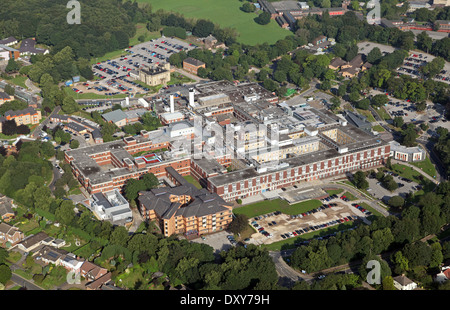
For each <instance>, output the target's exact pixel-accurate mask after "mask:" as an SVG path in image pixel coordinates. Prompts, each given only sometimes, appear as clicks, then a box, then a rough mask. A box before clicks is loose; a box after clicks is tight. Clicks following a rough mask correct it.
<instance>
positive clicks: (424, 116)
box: [370, 90, 450, 133]
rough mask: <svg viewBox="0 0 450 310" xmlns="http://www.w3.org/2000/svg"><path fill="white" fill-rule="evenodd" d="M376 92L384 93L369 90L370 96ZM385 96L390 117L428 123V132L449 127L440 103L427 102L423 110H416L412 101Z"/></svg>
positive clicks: (443, 108)
mask: <svg viewBox="0 0 450 310" xmlns="http://www.w3.org/2000/svg"><path fill="white" fill-rule="evenodd" d="M377 94H385V92H383V90H371V91H370V95H372V96H374V95H377ZM387 96H388V99H389V102H388V103H387V105H386V106H385V107H384V108H385V109H386V111H387V112H388V113H389V115H390V117H391V118H392V119H394V118H395V117H396V116H401V117H402V118H403V120H404V122H405V123H415V124H421V123H428V124H429V125H430V129H429V132H430V133H432V132H433V131H435V129H436V128H438V127H445V128H448V129H450V122H448V121H447V120H446V119H445V117H444V116H443V115H444V114H445V107H443V106H442V105H439V104H433V103H430V102H428V103H427V108H426V109H425V111H421V112H418V111H417V110H416V107H415V104H414V103H412V102H409V101H408V100H401V99H396V98H394V97H392V96H390V95H389V94H388V95H387Z"/></svg>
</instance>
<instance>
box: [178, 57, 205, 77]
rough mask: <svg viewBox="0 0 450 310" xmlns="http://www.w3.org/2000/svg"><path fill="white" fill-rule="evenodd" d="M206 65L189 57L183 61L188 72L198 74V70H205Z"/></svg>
mask: <svg viewBox="0 0 450 310" xmlns="http://www.w3.org/2000/svg"><path fill="white" fill-rule="evenodd" d="M205 67H206V64H205V63H204V62H203V61H200V60H198V59H195V58H192V57H188V58H186V59H185V60H183V69H184V70H186V71H187V72H190V73H193V74H197V71H198V69H200V68H205Z"/></svg>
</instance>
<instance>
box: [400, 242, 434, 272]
mask: <svg viewBox="0 0 450 310" xmlns="http://www.w3.org/2000/svg"><path fill="white" fill-rule="evenodd" d="M402 252H403V254H404V255H405V257H406V258H407V259H408V261H409V265H410V267H416V266H428V264H429V262H430V260H431V252H432V250H431V247H430V246H428V245H427V244H426V243H425V242H414V243H408V244H407V245H405V247H404V248H403V251H402Z"/></svg>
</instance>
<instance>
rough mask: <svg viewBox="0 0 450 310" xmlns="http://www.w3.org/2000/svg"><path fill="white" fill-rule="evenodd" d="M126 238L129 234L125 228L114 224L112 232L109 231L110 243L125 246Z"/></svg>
mask: <svg viewBox="0 0 450 310" xmlns="http://www.w3.org/2000/svg"><path fill="white" fill-rule="evenodd" d="M128 239H129V236H128V231H127V229H126V228H125V227H123V226H116V228H114V230H113V232H112V233H111V236H110V238H109V241H110V242H111V244H116V245H119V246H122V247H125V246H126V245H127V242H128Z"/></svg>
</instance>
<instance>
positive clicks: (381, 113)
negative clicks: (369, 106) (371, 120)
mask: <svg viewBox="0 0 450 310" xmlns="http://www.w3.org/2000/svg"><path fill="white" fill-rule="evenodd" d="M375 111H377V113H378V115H379V116H380V117H381V118H382V119H384V120H389V119H391V117H390V116H389V113H388V112H387V111H386V109H385V108H384V107H380V108H379V109H375Z"/></svg>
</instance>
